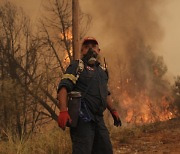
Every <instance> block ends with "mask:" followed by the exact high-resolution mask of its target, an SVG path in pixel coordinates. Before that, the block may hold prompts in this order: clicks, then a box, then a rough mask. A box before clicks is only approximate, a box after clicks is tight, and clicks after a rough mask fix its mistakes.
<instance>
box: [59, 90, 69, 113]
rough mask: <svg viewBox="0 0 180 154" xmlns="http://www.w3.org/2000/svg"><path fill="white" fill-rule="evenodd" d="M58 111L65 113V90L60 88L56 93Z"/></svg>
mask: <svg viewBox="0 0 180 154" xmlns="http://www.w3.org/2000/svg"><path fill="white" fill-rule="evenodd" d="M58 100H59V108H60V111H67V90H66V88H65V87H62V88H61V89H60V90H59V93H58Z"/></svg>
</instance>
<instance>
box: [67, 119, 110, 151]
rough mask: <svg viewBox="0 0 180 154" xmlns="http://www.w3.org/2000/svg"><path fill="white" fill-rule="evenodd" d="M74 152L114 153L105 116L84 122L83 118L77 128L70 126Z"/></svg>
mask: <svg viewBox="0 0 180 154" xmlns="http://www.w3.org/2000/svg"><path fill="white" fill-rule="evenodd" d="M70 135H71V140H72V150H73V152H72V153H73V154H112V153H113V151H112V145H111V142H110V138H109V132H108V130H107V128H106V126H105V124H104V120H103V117H100V118H98V122H94V121H90V122H84V121H83V120H82V119H81V118H79V120H78V125H77V127H75V128H70Z"/></svg>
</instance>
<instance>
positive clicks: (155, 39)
mask: <svg viewBox="0 0 180 154" xmlns="http://www.w3.org/2000/svg"><path fill="white" fill-rule="evenodd" d="M164 4H165V1H162V0H111V1H110V0H98V1H97V0H91V1H90V2H88V1H81V8H83V11H84V12H87V13H90V14H91V15H92V18H93V20H92V26H91V27H92V28H91V29H90V31H89V33H88V34H89V35H90V36H94V37H96V38H97V40H100V42H99V43H100V48H101V47H102V49H103V50H102V53H103V54H104V55H105V57H106V59H107V62H108V65H109V71H110V87H111V89H113V90H112V91H113V93H114V97H117V98H118V100H119V96H120V93H124V92H127V93H128V96H130V97H131V98H133V99H134V100H135V101H137V102H133V106H131V107H133V108H139V107H140V106H141V105H142V104H140V103H139V102H138V99H136V98H137V95H139V94H141V92H142V91H143V92H144V93H145V94H146V95H147V96H148V97H149V98H152V100H153V103H154V104H153V105H154V106H156V105H157V104H160V102H161V99H162V97H163V96H168V95H169V88H170V86H169V83H168V81H167V80H165V79H164V75H165V73H166V71H167V67H166V65H165V64H164V62H163V58H162V57H160V56H157V55H158V51H157V47H158V44H159V43H160V41H161V40H162V38H163V34H164V33H163V29H162V27H161V25H160V23H159V17H158V14H157V10H158V9H159V8H163V5H164ZM122 99H124V98H122ZM166 99H168V98H166ZM120 100H121V99H120Z"/></svg>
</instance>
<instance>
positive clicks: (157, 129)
mask: <svg viewBox="0 0 180 154" xmlns="http://www.w3.org/2000/svg"><path fill="white" fill-rule="evenodd" d="M119 133H120V134H118V135H117V134H114V137H113V142H114V143H113V146H114V153H115V154H121V153H132V154H133V153H163V154H166V153H177V154H180V118H176V119H171V120H168V121H165V122H158V123H154V124H149V125H143V126H138V127H136V128H133V129H132V128H131V129H129V130H124V131H122V132H119ZM119 136H121V137H119Z"/></svg>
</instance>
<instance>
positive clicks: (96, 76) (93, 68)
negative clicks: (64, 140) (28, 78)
mask: <svg viewBox="0 0 180 154" xmlns="http://www.w3.org/2000/svg"><path fill="white" fill-rule="evenodd" d="M99 53H100V49H99V44H98V42H97V40H96V39H95V38H93V37H87V38H85V39H84V40H83V42H82V47H81V60H80V61H79V60H76V61H74V62H72V63H71V64H70V65H69V66H68V68H67V70H66V72H65V74H64V76H63V78H62V79H61V81H60V83H59V86H58V100H59V105H60V113H59V117H58V125H59V127H61V128H62V129H63V130H64V129H65V127H66V126H67V124H70V125H71V123H72V122H73V121H72V118H73V116H71V117H70V114H69V113H68V106H67V101H68V100H67V98H68V97H67V96H68V93H70V92H72V91H76V92H80V93H81V98H80V99H79V100H80V103H81V105H80V109H79V111H78V114H79V115H78V121H77V125H76V126H73V127H70V136H71V140H72V151H73V152H72V153H73V154H92V153H93V154H112V153H113V150H112V145H111V141H110V138H109V132H108V130H107V128H106V126H105V124H104V119H103V112H104V110H105V109H106V108H107V109H108V110H109V111H110V113H111V115H112V117H113V119H114V125H115V126H117V127H118V126H121V120H120V118H119V115H118V112H117V111H116V109H115V108H114V107H113V102H112V99H111V94H110V92H109V91H108V86H107V83H108V73H107V70H106V69H105V68H103V67H102V66H101V65H100V63H99V61H98V59H99ZM79 65H81V66H79ZM79 70H80V71H79ZM77 110H78V109H77Z"/></svg>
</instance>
